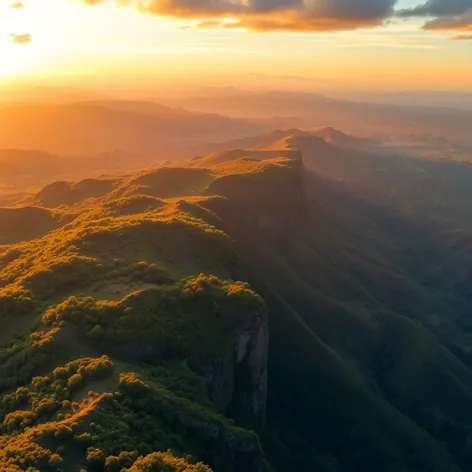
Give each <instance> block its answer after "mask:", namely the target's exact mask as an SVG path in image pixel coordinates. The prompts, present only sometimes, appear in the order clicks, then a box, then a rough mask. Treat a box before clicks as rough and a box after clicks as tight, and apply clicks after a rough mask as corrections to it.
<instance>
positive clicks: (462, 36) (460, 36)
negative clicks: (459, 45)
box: [449, 34, 472, 41]
mask: <svg viewBox="0 0 472 472" xmlns="http://www.w3.org/2000/svg"><path fill="white" fill-rule="evenodd" d="M449 39H450V40H451V41H467V40H472V34H458V35H457V36H453V37H452V38H449Z"/></svg>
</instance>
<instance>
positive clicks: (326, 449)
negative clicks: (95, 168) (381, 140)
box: [0, 109, 472, 472]
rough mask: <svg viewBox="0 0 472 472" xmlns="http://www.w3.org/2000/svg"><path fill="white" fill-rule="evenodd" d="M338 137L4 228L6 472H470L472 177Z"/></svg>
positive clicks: (140, 176)
mask: <svg viewBox="0 0 472 472" xmlns="http://www.w3.org/2000/svg"><path fill="white" fill-rule="evenodd" d="M146 112H148V111H146ZM149 112H150V113H154V109H152V110H150V111H149ZM339 133H340V132H336V130H329V132H328V131H327V132H326V133H322V134H323V135H324V138H325V139H323V137H320V136H318V135H316V134H313V135H312V134H310V133H306V132H301V131H298V130H290V131H278V132H274V133H271V134H269V135H263V136H260V137H257V136H254V137H252V138H245V140H238V141H233V144H235V146H234V149H229V150H226V151H223V150H220V151H216V152H214V153H212V154H210V155H207V156H199V157H197V158H194V159H192V160H190V161H188V162H186V163H184V164H183V165H182V166H181V167H160V168H155V169H150V170H145V171H142V172H139V173H137V174H132V175H126V176H122V177H114V178H113V179H111V178H101V179H86V180H83V181H79V182H69V181H67V182H66V181H61V182H55V183H50V184H49V185H48V186H46V187H45V188H43V189H42V190H40V191H38V192H36V193H35V194H34V195H33V196H32V197H29V198H28V199H27V200H24V201H23V203H17V204H16V205H15V207H12V208H8V209H4V210H2V211H1V212H0V220H1V221H0V223H2V222H3V223H2V228H4V232H3V234H2V241H0V244H3V245H1V246H0V319H1V320H2V324H3V326H4V329H2V332H1V333H0V390H1V392H0V395H1V399H0V414H1V425H0V445H1V447H0V449H1V451H0V469H1V470H5V471H22V470H23V471H26V470H29V471H30V472H31V471H34V470H39V471H41V472H42V471H46V472H47V471H77V472H79V471H81V470H86V471H89V472H93V471H106V472H112V471H123V472H124V471H129V472H132V471H133V472H134V471H147V470H159V471H166V472H167V471H178V472H183V471H187V470H188V471H195V472H210V471H211V470H213V471H214V472H220V471H221V472H275V471H278V472H292V471H294V470H296V471H301V472H308V471H310V472H311V471H313V470H319V471H322V472H351V471H352V472H357V471H359V472H360V471H365V470H382V471H392V472H398V471H411V472H413V471H426V470H427V471H434V472H446V471H447V472H461V471H462V472H466V471H469V470H472V469H471V465H470V464H471V463H472V461H471V459H472V450H471V449H470V441H469V438H470V435H471V434H472V415H471V414H470V413H469V407H468V406H469V403H470V401H471V400H472V355H471V354H472V353H471V351H470V332H471V328H472V326H471V324H470V321H469V316H468V315H469V313H470V309H471V304H472V298H471V297H472V293H471V291H470V265H471V264H470V262H471V261H470V259H471V257H472V234H471V233H470V231H471V230H470V228H469V223H468V221H470V220H469V215H470V213H469V211H470V209H469V205H468V200H467V199H465V196H466V195H467V193H466V185H465V181H466V180H467V172H468V169H469V167H468V166H467V165H466V164H457V163H438V162H437V161H426V160H420V159H416V160H415V159H414V158H406V157H405V158H404V160H401V159H399V158H398V156H394V155H388V154H387V155H386V154H375V152H374V150H373V149H372V148H371V147H370V146H371V145H370V144H369V146H367V147H368V149H365V148H364V147H362V148H361V149H360V148H359V147H357V146H355V149H352V148H348V147H343V146H341V145H338V144H339V139H341V138H342V142H343V143H344V144H345V145H346V146H347V144H348V143H349V144H352V143H354V142H356V143H357V141H356V140H355V138H351V137H349V136H348V135H345V134H342V133H341V134H339ZM333 137H334V138H337V139H336V143H337V144H336V143H334V142H332V141H333V140H332V139H331V138H333ZM327 141H329V142H327ZM379 169H386V170H385V171H384V172H380V171H379ZM400 177H401V178H400ZM439 181H440V182H441V185H443V187H441V188H443V189H444V190H443V191H444V195H446V194H447V195H448V200H447V201H446V202H444V204H443V205H442V206H441V205H436V206H433V205H431V204H428V202H429V201H430V198H431V196H432V195H439V197H440V196H441V195H443V194H441V193H439V194H438V193H437V189H438V185H439ZM393 182H400V183H401V185H402V188H401V189H392V188H391V186H389V185H388V184H389V183H393ZM426 182H429V185H427V186H426V185H425V183H426ZM463 182H464V183H463ZM399 185H400V184H399ZM418 186H420V187H421V191H419V190H418V188H417V187H418ZM451 189H454V191H453V192H452V193H451ZM395 192H396V193H395ZM439 197H438V198H439ZM446 217H447V219H446ZM7 223H8V224H7Z"/></svg>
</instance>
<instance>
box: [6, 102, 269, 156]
mask: <svg viewBox="0 0 472 472" xmlns="http://www.w3.org/2000/svg"><path fill="white" fill-rule="evenodd" d="M264 129H265V128H264V126H263V125H262V124H255V123H250V122H248V121H244V120H239V119H232V118H227V117H224V116H219V115H216V114H206V115H205V114H202V113H195V112H189V111H186V110H184V109H170V108H166V107H163V106H160V105H157V104H153V103H140V102H126V101H116V100H111V101H106V100H104V101H95V102H78V103H71V104H60V105H40V104H38V105H28V104H25V105H0V130H1V131H0V148H6V149H17V148H21V149H37V150H41V151H47V152H52V153H56V154H79V155H96V154H100V153H102V152H110V151H116V150H120V151H126V152H132V153H141V154H143V153H144V154H146V153H153V154H154V155H155V156H156V157H157V159H166V158H168V157H169V156H174V157H178V156H182V155H183V154H185V153H189V152H190V153H191V149H192V146H194V145H195V142H197V143H198V142H201V141H210V140H214V139H223V140H224V139H231V138H235V137H238V136H244V135H248V134H252V133H254V132H261V131H263V130H264ZM192 142H193V143H194V144H192ZM185 155H186V154H185Z"/></svg>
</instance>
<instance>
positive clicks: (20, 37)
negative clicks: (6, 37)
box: [10, 33, 31, 44]
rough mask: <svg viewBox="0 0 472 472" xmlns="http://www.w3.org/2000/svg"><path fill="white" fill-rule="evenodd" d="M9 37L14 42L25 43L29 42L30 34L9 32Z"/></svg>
mask: <svg viewBox="0 0 472 472" xmlns="http://www.w3.org/2000/svg"><path fill="white" fill-rule="evenodd" d="M10 38H11V39H12V41H13V42H14V43H16V44H27V43H30V42H31V35H30V34H28V33H25V34H14V33H11V34H10Z"/></svg>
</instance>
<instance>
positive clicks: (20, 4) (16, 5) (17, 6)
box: [10, 2, 25, 10]
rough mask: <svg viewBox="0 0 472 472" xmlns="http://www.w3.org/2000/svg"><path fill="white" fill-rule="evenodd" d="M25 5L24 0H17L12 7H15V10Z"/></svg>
mask: <svg viewBox="0 0 472 472" xmlns="http://www.w3.org/2000/svg"><path fill="white" fill-rule="evenodd" d="M24 6H25V5H24V3H22V2H15V3H12V4H11V5H10V8H13V9H15V10H18V9H20V8H23V7H24Z"/></svg>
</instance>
